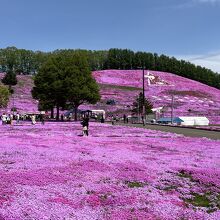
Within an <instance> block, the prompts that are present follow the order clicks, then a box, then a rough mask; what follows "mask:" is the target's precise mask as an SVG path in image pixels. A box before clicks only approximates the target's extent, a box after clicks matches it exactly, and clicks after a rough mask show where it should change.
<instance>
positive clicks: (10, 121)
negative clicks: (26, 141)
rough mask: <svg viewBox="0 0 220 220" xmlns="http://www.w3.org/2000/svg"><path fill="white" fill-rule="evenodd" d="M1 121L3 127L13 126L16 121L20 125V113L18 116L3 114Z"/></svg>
mask: <svg viewBox="0 0 220 220" xmlns="http://www.w3.org/2000/svg"><path fill="white" fill-rule="evenodd" d="M1 120H2V124H3V125H6V124H10V125H13V120H16V123H17V124H18V123H19V121H20V115H19V113H17V114H16V115H13V114H5V113H3V114H2V116H1Z"/></svg>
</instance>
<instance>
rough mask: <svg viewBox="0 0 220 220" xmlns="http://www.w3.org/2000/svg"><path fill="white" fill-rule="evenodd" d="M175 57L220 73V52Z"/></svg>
mask: <svg viewBox="0 0 220 220" xmlns="http://www.w3.org/2000/svg"><path fill="white" fill-rule="evenodd" d="M175 57H176V58H177V59H182V60H186V61H189V62H190V63H194V64H196V65H199V66H202V67H206V68H208V69H211V70H212V71H214V72H218V73H220V52H219V53H212V54H211V53H210V54H203V55H178V56H175Z"/></svg>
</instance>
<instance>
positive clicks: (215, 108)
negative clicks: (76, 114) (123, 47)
mask: <svg viewBox="0 0 220 220" xmlns="http://www.w3.org/2000/svg"><path fill="white" fill-rule="evenodd" d="M145 74H146V75H148V76H150V77H151V80H150V82H149V81H148V79H147V78H146V79H145V95H146V97H147V98H148V99H149V100H150V101H151V102H152V103H153V105H154V108H156V107H163V108H164V110H163V112H162V113H161V114H160V116H170V112H171V108H170V106H171V99H172V94H173V95H174V116H198V115H202V116H203V115H204V116H207V117H208V118H209V119H210V122H211V123H212V124H220V90H218V89H216V88H213V87H210V86H207V85H204V84H202V83H199V82H197V81H193V80H190V79H187V78H183V77H180V76H177V75H175V74H171V73H165V72H155V71H148V70H145ZM93 76H94V78H95V79H96V80H97V82H98V83H99V84H100V88H101V96H102V99H101V101H100V102H99V103H98V104H97V105H95V106H94V105H92V106H89V105H84V106H81V108H84V109H87V108H90V109H94V108H96V109H105V110H106V111H107V112H108V113H109V114H111V113H119V114H120V113H123V112H126V113H127V114H130V110H131V106H132V103H133V102H134V101H135V98H136V97H137V95H138V94H139V93H140V92H141V91H142V70H103V71H94V72H93ZM1 77H2V74H1ZM149 83H150V84H149ZM32 86H33V80H32V77H31V76H23V75H20V76H18V84H17V85H16V86H15V87H14V90H15V93H14V94H13V96H12V97H13V98H11V99H10V103H9V106H8V108H7V110H10V109H11V108H12V107H13V106H15V107H16V108H17V109H18V111H20V112H32V111H37V101H36V100H34V99H33V98H32V97H31V93H30V92H31V89H32ZM108 100H114V101H115V103H116V104H115V105H107V104H106V102H107V101H108Z"/></svg>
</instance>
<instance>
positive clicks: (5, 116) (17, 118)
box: [1, 112, 45, 125]
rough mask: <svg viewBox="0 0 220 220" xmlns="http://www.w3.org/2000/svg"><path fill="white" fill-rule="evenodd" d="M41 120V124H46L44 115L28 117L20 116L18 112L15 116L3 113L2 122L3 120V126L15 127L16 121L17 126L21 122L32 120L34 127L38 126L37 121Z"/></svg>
mask: <svg viewBox="0 0 220 220" xmlns="http://www.w3.org/2000/svg"><path fill="white" fill-rule="evenodd" d="M36 119H37V120H39V121H40V122H41V124H44V123H45V117H44V115H43V114H40V115H35V114H32V115H26V114H22V115H20V114H19V113H18V112H17V113H16V115H15V114H6V113H3V114H2V115H1V120H2V125H6V124H10V125H13V123H14V121H16V124H19V122H20V121H21V120H22V121H24V120H30V121H31V124H32V125H35V124H36V121H37V120H36Z"/></svg>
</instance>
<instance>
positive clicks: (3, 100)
mask: <svg viewBox="0 0 220 220" xmlns="http://www.w3.org/2000/svg"><path fill="white" fill-rule="evenodd" d="M9 96H10V92H9V90H8V88H7V87H6V86H4V85H0V108H6V107H7V105H8V101H9Z"/></svg>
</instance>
